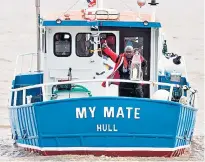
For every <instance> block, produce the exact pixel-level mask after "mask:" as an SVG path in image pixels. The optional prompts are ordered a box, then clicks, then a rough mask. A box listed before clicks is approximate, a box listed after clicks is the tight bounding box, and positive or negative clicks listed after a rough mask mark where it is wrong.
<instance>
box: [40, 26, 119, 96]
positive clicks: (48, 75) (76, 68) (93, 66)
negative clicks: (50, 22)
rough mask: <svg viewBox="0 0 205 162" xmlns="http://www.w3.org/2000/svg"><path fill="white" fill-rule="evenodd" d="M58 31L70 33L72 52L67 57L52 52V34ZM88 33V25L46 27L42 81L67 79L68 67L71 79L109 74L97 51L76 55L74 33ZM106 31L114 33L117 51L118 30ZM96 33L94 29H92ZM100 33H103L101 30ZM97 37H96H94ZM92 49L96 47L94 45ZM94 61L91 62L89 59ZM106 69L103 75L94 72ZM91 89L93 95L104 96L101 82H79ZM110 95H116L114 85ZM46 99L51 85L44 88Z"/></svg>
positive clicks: (112, 64) (105, 76) (116, 91)
mask: <svg viewBox="0 0 205 162" xmlns="http://www.w3.org/2000/svg"><path fill="white" fill-rule="evenodd" d="M58 32H68V33H70V34H71V35H72V53H71V56H69V57H56V56H55V55H54V53H53V45H54V43H53V36H54V35H55V33H58ZM86 32H88V33H90V32H91V31H90V27H47V28H46V37H47V38H46V48H47V53H46V54H45V58H44V62H45V63H44V82H55V81H57V80H56V79H67V74H68V69H69V68H70V67H71V68H72V75H73V80H87V79H89V80H90V79H93V77H94V76H95V78H96V79H99V78H107V76H108V75H109V74H111V72H112V70H110V71H108V70H106V69H105V67H104V66H103V60H102V58H101V57H99V56H98V54H97V51H96V52H95V53H94V54H93V56H91V57H78V56H77V55H76V52H75V49H76V38H75V37H76V35H77V34H78V33H86ZM106 32H107V33H114V34H115V35H116V44H117V47H116V50H117V51H116V53H119V32H114V31H110V32H109V31H106ZM94 33H96V31H94ZM101 33H105V32H103V31H101ZM96 39H97V38H96ZM94 49H97V45H96V47H94ZM93 60H94V61H95V62H94V63H91V61H93ZM107 63H109V65H111V66H112V67H114V63H113V62H112V61H111V60H110V59H109V60H108V61H107ZM104 70H105V71H106V73H105V74H104V75H101V76H96V75H95V73H96V72H102V71H104ZM79 84H81V85H83V86H85V87H87V88H88V89H89V90H91V91H92V94H93V95H94V96H104V95H105V92H106V91H105V88H103V87H102V86H101V83H87V84H86V83H85V84H82V83H79ZM109 89H110V93H109V95H110V96H117V95H118V87H117V86H115V85H112V86H110V88H109ZM46 94H47V99H48V100H49V99H50V96H51V87H47V88H46Z"/></svg>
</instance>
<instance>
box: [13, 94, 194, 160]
mask: <svg viewBox="0 0 205 162" xmlns="http://www.w3.org/2000/svg"><path fill="white" fill-rule="evenodd" d="M10 115H11V119H12V121H11V125H12V134H13V137H14V139H15V140H16V142H17V144H18V145H19V146H22V147H25V148H28V149H30V150H37V151H39V152H41V153H43V154H44V155H56V154H94V155H109V156H179V155H181V154H182V153H183V152H184V151H185V149H186V148H187V147H189V146H190V142H191V138H192V134H193V129H194V124H195V117H196V109H194V108H192V107H188V106H185V105H181V104H179V103H175V102H169V101H157V100H150V99H141V98H128V97H90V98H81V99H65V100H55V101H46V102H39V103H33V104H32V105H29V106H28V105H27V106H17V107H13V106H12V107H10Z"/></svg>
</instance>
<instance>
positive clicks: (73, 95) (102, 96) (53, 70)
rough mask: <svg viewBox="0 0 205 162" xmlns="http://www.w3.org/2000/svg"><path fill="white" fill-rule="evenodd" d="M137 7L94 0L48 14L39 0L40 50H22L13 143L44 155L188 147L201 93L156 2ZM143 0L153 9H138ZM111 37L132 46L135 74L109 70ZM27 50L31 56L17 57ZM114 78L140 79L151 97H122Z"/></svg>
mask: <svg viewBox="0 0 205 162" xmlns="http://www.w3.org/2000/svg"><path fill="white" fill-rule="evenodd" d="M135 5H136V6H137V5H138V6H139V11H138V12H134V11H133V12H132V11H123V12H119V11H118V10H116V9H113V8H105V7H103V1H102V0H97V1H95V0H88V6H85V8H82V9H81V10H74V11H71V10H69V11H67V12H66V13H65V14H62V15H51V16H48V17H41V15H40V1H39V0H36V22H37V53H31V54H21V55H19V56H18V57H17V62H16V69H15V72H14V78H13V81H12V87H11V89H10V98H9V114H10V124H11V131H12V139H13V140H14V143H15V145H16V146H18V147H23V148H25V150H28V151H35V152H38V153H40V154H42V155H62V154H75V155H89V154H92V155H96V156H101V155H105V156H140V157H154V156H157V157H173V156H180V155H182V154H184V153H185V151H189V147H190V145H191V141H192V136H193V133H194V127H195V120H196V113H197V109H198V107H197V101H196V99H197V97H196V94H197V91H196V90H195V89H194V88H192V86H191V83H190V82H189V80H188V76H187V72H186V64H185V59H184V57H183V56H180V55H179V54H175V53H172V52H168V47H167V41H166V39H165V35H164V33H163V30H162V27H161V23H160V21H159V20H157V19H156V17H155V12H156V7H157V6H158V5H159V3H157V2H156V0H151V1H149V2H146V0H137V1H136V4H135ZM144 6H149V8H150V9H151V12H149V13H144V12H141V8H143V7H144ZM140 7H141V8H140ZM102 40H103V41H102ZM105 42H107V46H108V47H109V48H110V49H112V51H114V52H115V53H116V54H117V55H119V54H120V53H123V52H124V49H125V47H126V46H128V45H129V46H132V47H133V49H134V50H135V52H136V55H137V54H138V55H139V54H140V55H141V56H143V58H144V59H145V60H146V62H147V64H146V67H145V68H144V69H143V70H141V71H140V68H138V69H137V67H139V66H138V64H137V63H136V62H134V63H133V65H136V66H132V67H131V68H130V71H131V72H130V73H131V74H132V75H131V74H130V75H131V77H130V79H119V78H107V77H108V76H109V75H111V74H113V71H114V72H116V71H115V63H114V62H113V61H112V60H111V59H110V58H109V57H107V56H106V55H105V53H104V50H103V43H105ZM25 57H29V58H31V63H30V62H28V60H27V61H21V62H20V60H21V59H22V60H23V59H24V58H25ZM33 62H34V64H33ZM26 63H27V64H29V65H30V69H29V70H28V71H24V67H25V66H24V64H26ZM35 65H36V66H35ZM19 69H20V70H19ZM141 74H142V75H141ZM139 76H140V77H139ZM103 82H104V83H105V86H102V83H103ZM111 83H112V84H111ZM114 83H133V84H141V85H142V88H143V89H142V90H143V94H144V96H143V97H130V96H120V95H119V91H118V90H119V86H118V85H117V84H114Z"/></svg>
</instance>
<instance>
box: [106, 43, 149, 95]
mask: <svg viewBox="0 0 205 162" xmlns="http://www.w3.org/2000/svg"><path fill="white" fill-rule="evenodd" d="M102 50H103V51H104V53H105V55H106V56H107V57H109V58H110V59H111V60H112V61H113V62H115V67H114V71H113V72H112V74H111V75H109V76H108V79H130V66H131V62H132V58H133V56H134V54H135V52H134V49H133V47H132V46H126V47H125V50H124V53H122V54H120V55H117V54H116V53H114V52H113V51H112V50H111V49H110V48H109V47H108V46H107V44H106V43H103V45H102ZM140 60H141V66H142V68H144V67H145V66H146V60H145V59H144V58H143V57H142V56H141V55H140ZM110 84H117V85H119V96H126V97H143V90H142V84H136V83H122V82H120V83H110ZM102 86H103V87H106V82H103V83H102Z"/></svg>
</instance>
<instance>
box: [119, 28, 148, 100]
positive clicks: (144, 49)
mask: <svg viewBox="0 0 205 162" xmlns="http://www.w3.org/2000/svg"><path fill="white" fill-rule="evenodd" d="M150 39H151V31H150V29H136V28H129V29H126V28H121V29H120V53H123V52H124V48H125V46H127V45H131V46H133V47H134V49H137V50H138V51H139V53H140V54H141V55H142V56H143V57H144V58H145V60H146V61H147V67H146V68H145V69H144V70H143V80H145V81H149V80H150ZM143 92H144V97H145V98H149V97H150V86H149V85H147V84H145V85H143Z"/></svg>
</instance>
